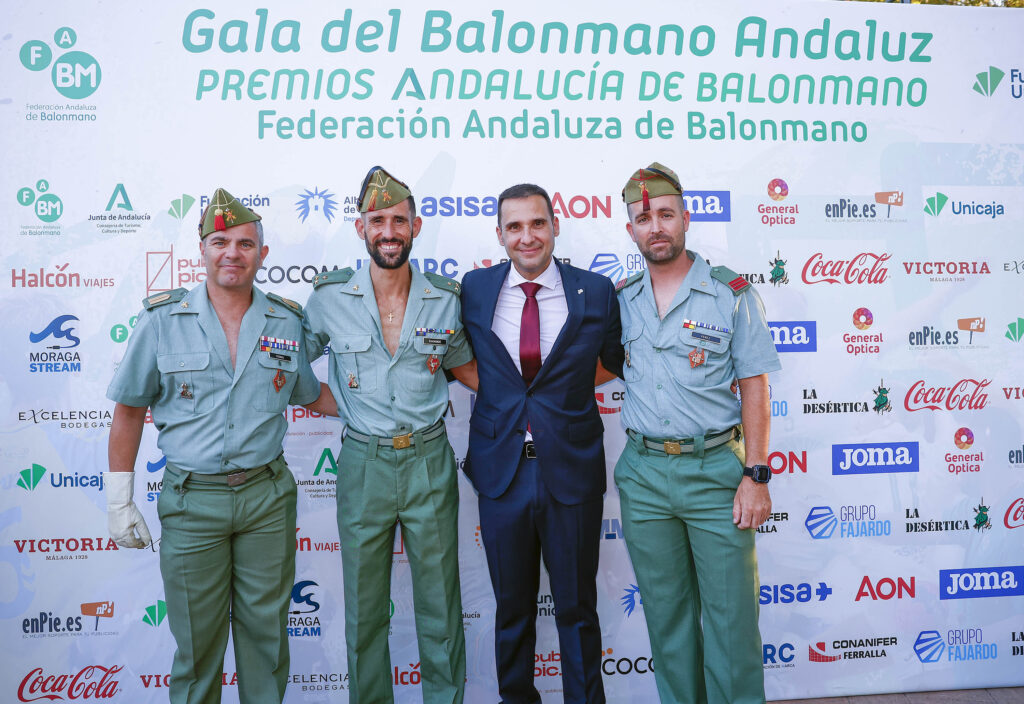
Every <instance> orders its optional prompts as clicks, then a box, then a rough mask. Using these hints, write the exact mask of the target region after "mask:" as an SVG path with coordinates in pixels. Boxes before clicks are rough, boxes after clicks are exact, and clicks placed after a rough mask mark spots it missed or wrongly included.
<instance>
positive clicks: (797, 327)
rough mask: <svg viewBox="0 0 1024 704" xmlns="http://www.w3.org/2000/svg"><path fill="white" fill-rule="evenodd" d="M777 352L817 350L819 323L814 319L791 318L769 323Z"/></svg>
mask: <svg viewBox="0 0 1024 704" xmlns="http://www.w3.org/2000/svg"><path fill="white" fill-rule="evenodd" d="M768 329H769V330H771V333H772V341H773V342H774V343H775V350H776V351H777V352H817V351H818V323H817V321H814V320H789V321H775V322H770V323H768Z"/></svg>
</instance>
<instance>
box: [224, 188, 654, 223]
mask: <svg viewBox="0 0 1024 704" xmlns="http://www.w3.org/2000/svg"><path fill="white" fill-rule="evenodd" d="M644 197H646V196H644ZM213 229H214V230H226V229H228V226H227V225H225V224H224V211H223V210H221V209H220V208H217V209H216V210H215V211H214V212H213Z"/></svg>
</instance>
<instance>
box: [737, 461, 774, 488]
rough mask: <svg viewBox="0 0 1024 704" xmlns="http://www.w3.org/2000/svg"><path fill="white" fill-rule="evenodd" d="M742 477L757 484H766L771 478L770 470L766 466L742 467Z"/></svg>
mask: <svg viewBox="0 0 1024 704" xmlns="http://www.w3.org/2000/svg"><path fill="white" fill-rule="evenodd" d="M743 476H744V477H750V478H751V479H753V480H754V481H755V482H757V483H758V484H767V483H768V481H769V480H770V479H771V478H772V468H771V467H769V466H768V465H766V464H755V465H754V466H753V467H744V468H743Z"/></svg>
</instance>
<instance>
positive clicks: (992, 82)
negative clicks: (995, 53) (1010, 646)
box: [971, 66, 1006, 98]
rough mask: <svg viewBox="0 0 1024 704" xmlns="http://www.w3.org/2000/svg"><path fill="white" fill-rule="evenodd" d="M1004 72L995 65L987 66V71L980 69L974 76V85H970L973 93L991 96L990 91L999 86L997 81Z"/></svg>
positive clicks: (1001, 78) (1000, 79) (999, 80)
mask: <svg viewBox="0 0 1024 704" xmlns="http://www.w3.org/2000/svg"><path fill="white" fill-rule="evenodd" d="M1005 75H1006V74H1005V73H1004V72H1003V71H1000V70H999V69H998V68H996V67H995V66H989V67H988V70H987V71H982V72H981V73H979V74H976V75H975V77H974V85H973V86H971V87H972V89H973V90H974V92H975V93H978V94H979V95H984V96H985V97H986V98H990V97H992V93H993V92H994V91H995V89H996V88H998V87H999V83H1000V82H1001V81H1002V80H1003V76H1005Z"/></svg>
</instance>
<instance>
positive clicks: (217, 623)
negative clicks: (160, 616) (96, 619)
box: [157, 457, 296, 704]
mask: <svg viewBox="0 0 1024 704" xmlns="http://www.w3.org/2000/svg"><path fill="white" fill-rule="evenodd" d="M269 467H270V470H269V471H264V472H263V473H261V474H259V475H258V476H256V477H254V478H253V479H250V480H248V481H247V482H245V483H244V484H241V485H238V486H234V487H231V486H228V485H227V484H224V483H208V482H206V481H204V479H203V475H201V474H192V473H190V472H184V471H180V470H178V469H176V468H173V467H171V465H170V464H168V466H167V468H166V469H165V470H164V483H163V489H162V490H161V492H160V498H159V500H158V504H157V508H158V513H159V516H160V525H161V529H162V536H161V542H160V574H161V575H162V576H163V582H164V600H165V601H166V602H167V621H168V624H169V625H170V629H171V634H172V635H173V636H174V642H175V644H176V645H177V650H176V651H175V653H174V662H173V664H172V666H171V685H170V692H169V694H170V701H171V704H217V702H220V695H221V673H222V672H223V667H224V649H225V648H226V646H227V640H228V621H229V616H230V623H231V628H232V639H233V642H234V647H235V666H236V667H237V669H238V697H239V700H240V701H242V702H245V704H280V702H281V700H282V699H283V698H284V690H285V686H286V685H287V683H288V667H289V659H288V631H287V627H288V603H289V599H290V597H291V590H292V585H293V583H294V581H295V494H296V491H295V479H294V478H293V477H292V473H291V471H290V470H289V469H288V466H287V465H286V464H285V462H284V458H282V457H278V458H277V459H276V460H274V461H273V462H271V463H270V465H269Z"/></svg>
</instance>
